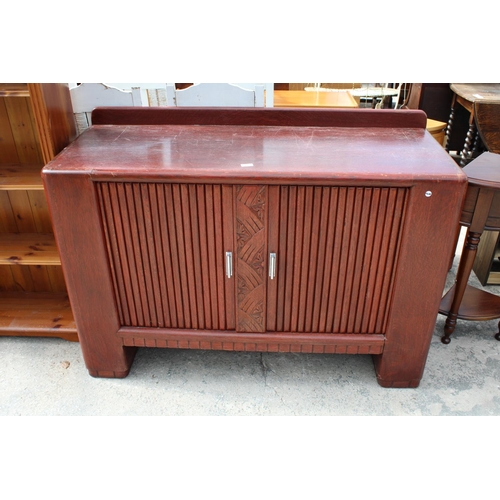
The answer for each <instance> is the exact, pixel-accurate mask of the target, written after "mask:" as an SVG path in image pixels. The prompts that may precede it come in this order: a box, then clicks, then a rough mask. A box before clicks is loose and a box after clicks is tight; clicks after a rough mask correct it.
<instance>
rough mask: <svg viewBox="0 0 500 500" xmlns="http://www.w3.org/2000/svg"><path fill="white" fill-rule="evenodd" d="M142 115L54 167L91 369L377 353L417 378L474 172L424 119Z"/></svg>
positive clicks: (371, 113) (410, 381)
mask: <svg viewBox="0 0 500 500" xmlns="http://www.w3.org/2000/svg"><path fill="white" fill-rule="evenodd" d="M152 109H153V108H152ZM156 109H158V108H156ZM136 110H137V114H135V113H133V112H132V111H131V110H121V111H122V112H118V113H114V112H112V111H110V110H101V111H98V112H97V113H96V117H98V124H96V122H95V121H94V125H93V126H92V127H91V128H90V129H89V130H87V131H86V132H85V134H82V135H81V136H80V137H79V138H78V139H77V140H76V141H75V142H74V143H73V144H71V145H70V146H69V147H68V148H66V149H65V150H64V151H63V152H62V153H61V154H60V155H59V156H58V157H57V158H56V159H55V160H54V161H52V162H51V163H50V164H49V165H47V166H46V167H45V168H44V170H43V179H44V184H45V186H46V190H47V195H48V197H49V200H50V207H51V210H52V213H53V218H54V227H55V232H56V238H57V241H58V244H59V247H60V249H61V260H62V265H63V268H64V271H65V274H66V276H67V282H68V290H69V291H70V297H71V299H72V301H73V302H74V303H75V304H77V306H76V307H75V311H74V312H75V317H76V321H77V325H78V328H79V332H80V335H81V336H82V337H83V338H84V340H83V341H82V349H83V354H84V358H85V362H86V364H87V367H88V369H89V371H90V373H91V374H92V375H96V376H106V377H120V376H125V375H126V373H127V371H128V369H129V368H130V363H131V356H132V353H133V351H130V352H129V351H126V350H124V348H125V347H131V348H133V347H140V346H149V347H151V346H154V347H175V348H194V349H225V350H255V351H264V352H268V351H269V352H271V351H273V352H318V353H320V352H321V353H338V352H344V353H365V354H367V353H371V354H373V355H374V361H375V368H376V372H377V379H378V382H379V383H380V384H381V385H382V386H384V387H416V386H417V385H418V383H419V380H420V378H421V376H422V373H423V369H424V366H425V360H426V357H427V352H428V349H429V345H430V340H431V336H432V332H433V329H434V324H435V318H436V314H437V312H438V307H439V302H440V299H441V291H442V289H443V287H444V283H445V279H446V274H447V271H448V263H449V255H450V254H451V251H452V246H453V244H454V241H453V239H452V238H449V227H454V226H455V225H457V224H458V220H459V216H460V210H461V205H462V201H463V197H464V194H465V190H466V182H467V178H466V176H465V174H464V173H463V172H462V171H461V170H460V169H459V168H458V167H457V165H456V164H455V163H454V162H453V160H452V159H451V158H450V157H449V156H448V155H447V154H446V152H445V151H444V150H443V149H442V148H441V147H440V146H439V144H437V143H436V141H435V140H434V139H433V138H432V137H431V135H430V134H429V133H428V132H426V131H425V115H424V114H423V113H420V112H418V111H417V112H411V113H409V114H407V113H406V112H402V113H400V112H399V111H389V110H381V111H383V113H377V112H376V111H378V110H368V113H364V112H362V113H358V111H361V110H355V111H351V112H349V113H346V112H341V113H338V112H337V111H338V110H326V113H323V111H324V110H313V111H310V110H308V111H307V112H302V111H300V112H299V111H297V110H278V111H279V113H275V112H274V111H273V110H272V108H270V112H269V113H268V112H267V111H266V110H264V111H263V110H243V111H241V112H236V113H235V112H234V109H232V110H226V109H213V108H212V109H210V110H209V111H207V110H206V109H204V110H194V111H193V109H192V108H190V109H189V113H184V111H185V110H181V111H182V112H180V113H179V112H174V113H170V112H169V111H171V110H169V111H168V112H166V113H164V112H163V111H165V110H160V111H161V112H160V113H153V114H151V113H149V112H144V110H142V109H137V108H136ZM99 113H101V114H99ZM105 119H106V120H107V121H108V122H109V121H111V122H113V123H115V124H112V123H111V124H110V123H107V124H104V123H103V121H104V120H105ZM301 120H302V125H303V126H300V125H301V123H300V122H301ZM127 123H128V124H127ZM135 123H137V125H136V124H135ZM139 123H140V124H139ZM147 123H151V124H149V125H148V124H147ZM162 123H163V124H162ZM263 123H264V124H263ZM194 124H197V126H193V125H194ZM333 124H335V126H333ZM75 197H76V198H78V199H77V200H76V201H73V198H75ZM84 214H85V215H84ZM83 217H84V220H80V219H81V218H83ZM81 224H82V225H81ZM77 227H78V229H77ZM159 242H160V244H159ZM226 252H231V253H232V255H233V275H232V276H230V277H228V276H227V275H226V266H225V255H226ZM271 252H275V253H276V254H277V266H276V269H277V275H276V277H275V279H273V280H271V279H270V277H269V254H270V253H271ZM160 261H161V264H160ZM271 281H272V283H271ZM162 283H165V284H164V285H163V284H162ZM250 285H251V286H250ZM170 290H173V294H172V296H170ZM165 291H166V292H167V294H168V295H169V297H168V298H167V299H164V298H163V297H159V296H158V294H164V293H165ZM201 291H202V293H200V292H201ZM118 302H119V303H120V304H119V305H118V304H117V303H118ZM174 303H175V308H172V304H174ZM165 308H167V309H168V314H166V313H165ZM126 311H128V313H126ZM134 312H135V314H136V316H137V318H136V321H134ZM167 317H170V323H168V321H167V320H166V318H167ZM174 317H176V323H174V320H173V318H174ZM98 318H104V319H102V320H101V321H100V320H99V319H98ZM129 318H130V321H129V322H127V321H128V319H129ZM162 318H165V320H164V319H162ZM162 325H164V326H162Z"/></svg>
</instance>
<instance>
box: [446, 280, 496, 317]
mask: <svg viewBox="0 0 500 500" xmlns="http://www.w3.org/2000/svg"><path fill="white" fill-rule="evenodd" d="M454 295H455V285H453V286H452V287H451V288H450V290H448V292H447V293H446V295H445V296H444V297H443V298H442V299H441V305H440V307H439V312H440V313H441V314H448V312H449V311H450V308H451V303H452V302H453V297H454ZM457 317H458V319H464V320H469V321H487V320H491V319H497V318H500V297H498V296H497V295H493V294H491V293H489V292H486V291H485V290H480V289H478V288H475V287H473V286H470V285H467V288H466V289H465V293H464V297H463V299H462V303H461V304H460V308H459V309H458V316H457Z"/></svg>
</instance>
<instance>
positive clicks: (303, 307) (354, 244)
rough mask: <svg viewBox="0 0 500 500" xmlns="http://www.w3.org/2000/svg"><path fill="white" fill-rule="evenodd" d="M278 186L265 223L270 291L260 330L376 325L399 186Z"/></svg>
mask: <svg viewBox="0 0 500 500" xmlns="http://www.w3.org/2000/svg"><path fill="white" fill-rule="evenodd" d="M279 189H280V193H279V196H276V199H277V204H279V208H278V209H277V210H276V213H278V214H279V217H275V218H274V219H271V220H270V223H269V235H270V236H269V241H270V242H271V241H272V238H274V239H275V241H276V242H277V243H276V244H275V245H276V246H278V251H277V255H278V273H277V278H276V279H277V283H276V287H277V290H278V291H277V299H276V301H270V302H269V306H268V311H267V312H268V330H269V331H278V332H287V331H290V332H318V333H383V332H384V329H385V326H386V319H387V313H388V309H389V306H390V298H391V289H392V282H393V275H394V273H393V270H394V269H395V265H396V259H397V250H398V248H399V242H400V237H401V232H402V231H401V229H402V223H403V220H404V213H405V206H406V199H407V189H405V188H363V187H356V188H354V187H310V186H308V187H305V186H283V187H281V188H279ZM275 233H277V234H278V236H277V237H276V236H274V234H275ZM269 251H274V250H273V249H272V248H269ZM273 316H276V319H275V320H273Z"/></svg>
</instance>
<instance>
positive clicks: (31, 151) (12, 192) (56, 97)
mask: <svg viewBox="0 0 500 500" xmlns="http://www.w3.org/2000/svg"><path fill="white" fill-rule="evenodd" d="M75 135H76V134H75V125H74V120H73V114H72V110H71V103H70V97H69V90H68V88H67V87H66V86H64V85H59V84H0V335H23V336H32V335H36V336H49V337H62V338H66V339H69V340H77V339H78V337H77V334H76V327H75V323H74V319H73V315H72V312H71V308H70V305H69V300H68V297H67V291H66V285H65V281H64V276H63V273H62V269H61V261H60V258H59V255H58V251H57V248H56V245H55V241H54V236H53V233H52V224H51V219H50V215H49V209H48V206H47V201H46V198H45V193H44V191H43V184H42V179H41V176H40V172H41V169H42V167H43V165H44V164H45V163H47V162H48V161H50V160H51V159H52V158H54V156H55V155H56V154H57V153H58V152H59V151H60V150H61V149H63V147H65V146H66V145H67V144H68V143H69V142H70V141H71V140H72V139H73V138H74V137H75Z"/></svg>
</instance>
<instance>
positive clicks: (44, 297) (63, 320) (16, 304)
mask: <svg viewBox="0 0 500 500" xmlns="http://www.w3.org/2000/svg"><path fill="white" fill-rule="evenodd" d="M8 335H15V336H25V337H33V336H37V337H58V338H63V339H66V340H72V341H75V342H76V341H78V335H77V333H76V326H75V321H74V319H73V313H72V312H71V307H70V304H69V299H68V296H67V295H66V294H54V293H38V292H37V293H17V292H16V293H14V292H0V336H8Z"/></svg>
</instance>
